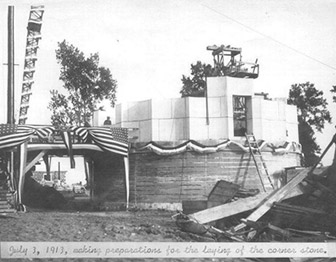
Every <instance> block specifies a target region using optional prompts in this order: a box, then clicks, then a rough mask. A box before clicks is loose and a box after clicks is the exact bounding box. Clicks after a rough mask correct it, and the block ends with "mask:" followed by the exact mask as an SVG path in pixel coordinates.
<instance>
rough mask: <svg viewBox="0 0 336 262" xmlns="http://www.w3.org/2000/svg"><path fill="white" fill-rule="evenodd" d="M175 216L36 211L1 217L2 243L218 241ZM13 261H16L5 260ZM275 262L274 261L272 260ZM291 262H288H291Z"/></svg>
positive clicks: (145, 213)
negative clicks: (186, 228) (197, 232)
mask: <svg viewBox="0 0 336 262" xmlns="http://www.w3.org/2000/svg"><path fill="white" fill-rule="evenodd" d="M172 215H174V213H173V212H168V211H163V210H157V211H113V212H70V211H45V210H34V211H28V212H25V213H14V214H9V215H7V216H2V215H1V216H0V241H28V242H35V241H40V242H43V241H48V242H54V241H55V242H67V241H83V242H104V241H107V242H122V241H137V242H195V241H202V242H205V241H214V240H213V239H207V238H200V237H199V236H198V235H193V234H190V233H186V232H183V231H181V230H180V229H179V228H178V227H177V226H176V224H175V222H174V221H173V219H172V218H171V216H172ZM126 260H127V261H230V262H232V261H266V260H258V259H253V260H252V259H230V258H228V259H225V260H224V259H210V258H209V259H204V258H203V259H201V258H194V259H94V260H93V259H86V258H76V259H51V258H50V259H44V260H42V259H22V260H20V261H78V262H79V261H81V262H86V261H126ZM4 261H13V260H7V259H6V260H4ZM272 261H273V260H272ZM287 261H288V260H287Z"/></svg>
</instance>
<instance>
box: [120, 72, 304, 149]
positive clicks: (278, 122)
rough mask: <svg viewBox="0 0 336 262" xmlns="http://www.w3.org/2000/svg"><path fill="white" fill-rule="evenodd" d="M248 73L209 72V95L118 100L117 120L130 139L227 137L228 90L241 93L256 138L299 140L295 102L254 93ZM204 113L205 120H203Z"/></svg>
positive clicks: (231, 133) (231, 131) (229, 116)
mask: <svg viewBox="0 0 336 262" xmlns="http://www.w3.org/2000/svg"><path fill="white" fill-rule="evenodd" d="M253 83H254V82H253V79H242V78H232V77H211V78H208V99H206V98H205V97H185V98H167V99H150V100H145V101H139V102H128V103H124V104H119V105H117V108H116V126H121V127H127V128H135V129H136V131H134V132H133V133H132V137H134V140H133V141H132V142H149V141H183V140H190V139H192V140H210V139H217V140H219V139H232V140H237V139H238V140H239V139H240V137H235V136H234V127H233V125H234V121H233V96H245V97H246V103H247V106H248V110H247V129H248V130H247V131H248V132H249V133H253V134H255V136H256V137H257V138H258V139H263V140H267V141H269V142H274V141H279V140H282V141H294V142H297V141H298V129H297V127H298V123H297V117H296V116H297V113H296V107H295V106H292V105H287V103H286V99H274V100H270V99H265V97H264V95H255V94H254V86H253ZM207 116H208V121H207Z"/></svg>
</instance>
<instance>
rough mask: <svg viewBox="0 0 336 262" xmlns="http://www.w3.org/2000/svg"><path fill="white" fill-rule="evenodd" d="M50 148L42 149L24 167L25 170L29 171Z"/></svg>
mask: <svg viewBox="0 0 336 262" xmlns="http://www.w3.org/2000/svg"><path fill="white" fill-rule="evenodd" d="M47 152H48V150H42V151H41V152H40V153H39V154H38V155H37V156H36V157H35V158H34V159H33V160H32V161H31V162H30V163H29V164H28V165H27V166H26V167H25V169H24V172H25V173H27V172H28V171H29V170H30V169H31V168H32V167H33V166H34V165H35V164H36V163H37V162H38V161H39V160H40V159H41V158H42V157H43V156H44V155H45V154H46V153H47Z"/></svg>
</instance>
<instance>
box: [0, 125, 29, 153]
mask: <svg viewBox="0 0 336 262" xmlns="http://www.w3.org/2000/svg"><path fill="white" fill-rule="evenodd" d="M34 133H35V130H34V129H31V128H22V127H19V126H17V125H6V124H0V149H3V148H9V147H15V146H18V145H20V144H22V143H24V142H25V141H27V140H28V139H29V137H30V136H31V135H33V134H34Z"/></svg>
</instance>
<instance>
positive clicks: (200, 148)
mask: <svg viewBox="0 0 336 262" xmlns="http://www.w3.org/2000/svg"><path fill="white" fill-rule="evenodd" d="M228 142H229V140H227V141H225V142H222V143H220V144H218V145H215V146H204V145H202V144H200V143H198V142H196V141H194V140H189V141H186V142H184V143H182V144H180V145H178V146H176V147H162V146H160V145H158V144H157V143H155V142H150V143H148V144H147V145H145V146H144V147H142V148H140V149H139V150H145V149H147V150H150V151H152V152H154V153H155V154H157V155H166V156H167V155H176V154H180V153H183V152H185V151H187V150H191V151H195V152H197V153H203V154H207V153H214V152H217V151H219V150H221V149H222V148H225V147H227V144H228Z"/></svg>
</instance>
